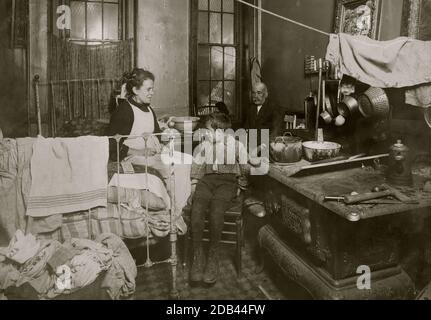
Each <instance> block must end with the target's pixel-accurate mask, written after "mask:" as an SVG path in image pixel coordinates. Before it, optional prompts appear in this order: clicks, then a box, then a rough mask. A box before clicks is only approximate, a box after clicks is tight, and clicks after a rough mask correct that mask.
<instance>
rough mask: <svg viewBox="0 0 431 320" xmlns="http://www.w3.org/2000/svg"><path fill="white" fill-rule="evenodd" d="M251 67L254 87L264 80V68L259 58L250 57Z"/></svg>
mask: <svg viewBox="0 0 431 320" xmlns="http://www.w3.org/2000/svg"><path fill="white" fill-rule="evenodd" d="M250 67H251V71H250V73H251V78H250V79H251V85H252V88H253V87H254V86H255V85H256V84H258V83H261V82H262V68H261V66H260V62H259V60H258V59H257V58H251V59H250Z"/></svg>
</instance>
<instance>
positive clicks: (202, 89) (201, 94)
mask: <svg viewBox="0 0 431 320" xmlns="http://www.w3.org/2000/svg"><path fill="white" fill-rule="evenodd" d="M209 89H210V86H209V81H199V82H198V107H202V106H208V105H209V102H210V101H209V92H210V90H209Z"/></svg>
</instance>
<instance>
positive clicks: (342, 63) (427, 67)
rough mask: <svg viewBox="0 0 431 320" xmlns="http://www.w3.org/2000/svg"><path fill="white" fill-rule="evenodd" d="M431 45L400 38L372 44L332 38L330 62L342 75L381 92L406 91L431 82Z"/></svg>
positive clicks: (363, 39)
mask: <svg viewBox="0 0 431 320" xmlns="http://www.w3.org/2000/svg"><path fill="white" fill-rule="evenodd" d="M430 53H431V41H420V40H414V39H410V38H407V37H399V38H396V39H394V40H390V41H377V40H372V39H370V38H368V37H365V36H352V35H349V34H345V33H340V34H338V35H337V34H332V35H331V37H330V41H329V45H328V49H327V53H326V59H327V60H328V61H330V62H331V63H332V64H333V65H335V66H338V67H339V68H340V69H339V70H340V71H341V73H343V74H345V75H348V76H351V77H353V78H355V79H357V80H359V81H361V82H363V83H366V84H369V85H370V86H373V87H377V88H404V87H411V86H416V85H420V84H425V83H428V82H431V54H430Z"/></svg>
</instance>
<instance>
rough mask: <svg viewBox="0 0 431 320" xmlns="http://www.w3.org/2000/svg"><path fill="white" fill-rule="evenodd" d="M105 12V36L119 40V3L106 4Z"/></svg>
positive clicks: (105, 37)
mask: <svg viewBox="0 0 431 320" xmlns="http://www.w3.org/2000/svg"><path fill="white" fill-rule="evenodd" d="M103 14H104V17H103V19H104V20H103V23H104V30H103V32H104V35H103V38H104V39H109V40H118V4H105V7H104V11H103Z"/></svg>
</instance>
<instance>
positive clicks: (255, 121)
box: [244, 100, 284, 137]
mask: <svg viewBox="0 0 431 320" xmlns="http://www.w3.org/2000/svg"><path fill="white" fill-rule="evenodd" d="M283 122H284V114H283V110H282V109H281V108H280V107H279V106H277V105H275V104H273V103H272V102H271V101H269V100H266V101H265V103H264V104H263V106H262V108H261V109H260V111H259V114H258V113H257V106H256V105H254V104H251V105H249V106H248V107H247V110H245V122H244V128H245V129H259V130H260V129H269V132H270V136H271V137H276V136H279V135H282V134H283Z"/></svg>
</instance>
